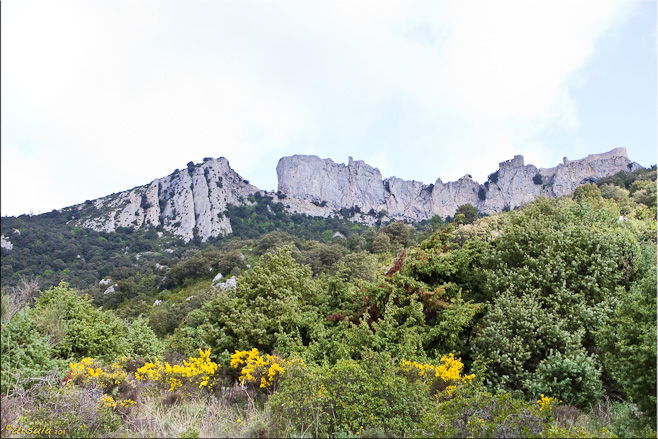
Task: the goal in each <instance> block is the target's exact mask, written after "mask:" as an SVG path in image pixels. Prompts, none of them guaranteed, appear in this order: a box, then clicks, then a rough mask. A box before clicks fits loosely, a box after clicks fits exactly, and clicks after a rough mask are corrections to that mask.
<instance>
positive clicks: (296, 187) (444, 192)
mask: <svg viewBox="0 0 658 439" xmlns="http://www.w3.org/2000/svg"><path fill="white" fill-rule="evenodd" d="M639 167H640V165H639V164H637V163H632V162H630V161H629V160H628V157H627V156H626V149H624V148H617V149H613V150H612V151H610V152H607V153H603V154H594V155H590V156H588V157H586V158H584V159H581V160H573V161H571V160H567V159H566V157H565V158H564V160H563V163H562V164H560V165H558V166H557V167H555V168H548V169H546V168H542V169H537V168H536V167H535V166H533V165H525V163H524V159H523V156H520V155H517V156H515V157H514V158H513V159H512V160H508V161H505V162H502V163H500V164H499V168H498V170H497V171H496V172H494V173H493V174H491V176H490V180H489V181H487V182H486V183H484V184H479V183H477V182H475V181H473V179H472V177H471V176H470V175H465V176H464V177H462V178H460V179H459V180H457V181H455V182H448V183H443V182H442V181H441V179H437V180H436V182H435V183H434V184H431V185H425V184H423V183H421V182H417V181H405V180H402V179H400V178H397V177H391V178H387V179H382V177H381V173H380V172H379V170H378V169H377V168H373V167H372V166H369V165H367V164H365V163H364V162H363V161H359V160H353V159H352V157H350V158H349V161H348V164H347V165H343V164H336V163H334V162H333V161H332V160H330V159H320V158H319V157H316V156H302V155H294V156H292V157H283V158H282V159H281V160H279V164H278V166H277V176H278V178H279V188H278V189H279V192H280V193H283V194H285V195H286V197H287V198H286V205H287V206H288V209H289V210H291V211H295V212H302V213H307V214H313V215H322V216H328V215H331V214H333V213H334V212H335V211H337V210H340V209H343V208H352V207H358V208H359V209H360V211H361V212H362V213H366V212H369V211H371V209H372V210H373V211H375V212H379V211H382V210H385V211H386V212H387V215H388V216H389V217H390V218H394V219H406V220H411V221H419V220H423V219H427V218H431V217H432V216H434V215H440V216H441V217H444V218H445V217H446V216H453V215H454V214H455V211H456V210H457V208H458V207H459V206H460V205H462V204H467V203H470V204H472V205H474V206H476V207H477V208H478V210H479V211H480V212H482V213H487V214H493V213H497V212H500V211H502V210H505V209H513V208H515V207H517V206H520V205H521V204H524V203H527V202H530V201H532V200H534V199H535V197H537V196H539V195H544V196H547V197H556V196H560V195H565V194H568V193H571V192H572V191H573V189H575V188H576V186H578V185H580V184H583V183H586V182H588V181H595V180H596V179H598V178H601V177H605V176H607V175H612V174H614V173H616V172H619V171H633V170H635V169H637V168H639ZM357 219H359V217H357ZM360 219H362V220H365V219H366V218H364V217H363V215H361V217H360Z"/></svg>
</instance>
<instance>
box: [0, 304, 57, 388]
mask: <svg viewBox="0 0 658 439" xmlns="http://www.w3.org/2000/svg"><path fill="white" fill-rule="evenodd" d="M32 314H33V310H31V309H24V310H22V311H20V312H19V313H18V314H16V315H15V316H14V317H13V318H12V319H11V320H10V321H9V322H4V321H3V323H2V342H1V343H0V346H1V348H2V355H1V358H2V368H1V369H2V379H1V380H0V382H1V383H2V387H1V388H0V391H1V392H2V393H3V394H6V393H7V392H8V391H9V390H13V389H14V386H18V387H20V386H22V385H27V386H29V385H31V384H32V382H30V380H31V379H34V378H39V377H42V376H44V375H47V374H49V373H51V372H52V371H53V369H55V370H56V369H57V368H58V367H62V366H63V363H62V362H61V361H57V360H54V359H53V358H52V352H51V347H50V344H49V343H48V339H47V338H46V337H45V336H43V335H42V334H41V333H40V332H39V331H38V328H37V326H36V325H35V324H34V322H33V321H32Z"/></svg>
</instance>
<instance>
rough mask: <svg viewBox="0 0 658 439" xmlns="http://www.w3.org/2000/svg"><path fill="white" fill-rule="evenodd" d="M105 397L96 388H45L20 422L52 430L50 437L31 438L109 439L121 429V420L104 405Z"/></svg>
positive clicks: (72, 386) (44, 435)
mask: <svg viewBox="0 0 658 439" xmlns="http://www.w3.org/2000/svg"><path fill="white" fill-rule="evenodd" d="M105 397H106V396H105V395H104V393H103V392H102V391H101V390H100V388H98V387H86V388H81V387H78V386H75V385H67V386H63V387H59V386H50V385H44V386H41V387H40V389H39V392H38V393H37V394H36V396H35V397H34V398H33V402H34V407H33V408H32V409H31V410H29V411H28V412H26V413H25V415H24V416H23V417H22V418H20V419H19V423H20V424H21V425H25V426H35V428H36V427H37V426H38V427H39V428H41V427H48V428H50V429H51V433H50V434H47V431H45V430H42V433H41V434H35V435H34V437H62V436H63V437H80V438H84V437H112V436H114V435H117V430H118V429H119V428H120V427H121V418H120V417H119V415H117V414H116V413H114V412H113V411H112V409H111V408H110V407H108V405H107V404H105V403H104V402H103V398H105ZM56 431H63V434H56V433H55V432H56ZM119 436H121V435H119Z"/></svg>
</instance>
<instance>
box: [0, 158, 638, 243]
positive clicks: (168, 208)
mask: <svg viewBox="0 0 658 439" xmlns="http://www.w3.org/2000/svg"><path fill="white" fill-rule="evenodd" d="M639 167H640V165H638V164H637V163H632V162H630V161H629V160H628V158H627V157H626V150H625V149H624V148H617V149H614V150H612V151H610V152H607V153H604V154H595V155H590V156H588V157H586V158H584V159H581V160H573V161H572V160H567V159H566V157H565V158H564V160H563V163H561V164H559V165H558V166H556V167H554V168H548V169H545V168H542V169H537V168H536V167H535V166H533V165H525V163H524V160H523V157H522V156H515V157H514V158H513V159H512V160H508V161H505V162H503V163H500V164H499V167H498V170H497V171H496V172H494V173H493V174H491V175H490V179H489V181H487V182H486V183H484V184H480V183H477V182H475V181H473V179H472V177H471V176H470V175H465V176H464V177H462V178H460V179H459V180H457V181H454V182H448V183H443V182H442V181H441V179H437V180H436V182H435V183H434V184H430V185H426V184H423V183H421V182H418V181H406V180H402V179H400V178H397V177H390V178H386V179H382V175H381V173H380V172H379V170H378V169H377V168H373V167H372V166H370V165H368V164H366V163H364V162H363V161H360V160H353V159H352V157H350V158H349V161H348V164H347V165H344V164H337V163H334V162H333V161H332V160H329V159H320V158H319V157H316V156H304V155H294V156H291V157H283V158H282V159H281V160H279V164H278V166H277V168H276V171H277V175H278V178H279V187H278V189H279V190H278V193H277V194H276V195H278V197H276V199H277V200H282V202H283V204H284V206H285V208H286V209H287V210H288V211H290V212H300V213H304V214H307V215H311V216H325V217H326V216H329V215H334V214H335V213H336V212H337V211H339V210H341V209H345V208H347V209H351V210H353V211H356V212H359V213H357V214H356V215H355V216H354V217H353V218H352V219H353V220H355V221H361V222H366V223H374V222H375V221H376V216H375V215H374V214H375V213H380V216H381V212H382V211H386V215H387V217H388V218H391V219H405V220H410V221H419V220H423V219H427V218H431V217H432V216H434V215H440V216H441V217H444V218H445V217H447V216H453V215H454V214H455V211H456V210H457V208H458V207H459V206H460V205H462V204H466V203H470V204H472V205H474V206H476V207H477V208H478V210H479V211H480V212H482V213H487V214H493V213H496V212H500V211H502V210H505V209H513V208H515V207H517V206H520V205H521V204H523V203H527V202H530V201H532V200H533V199H534V198H535V197H536V196H538V195H544V196H547V197H556V196H560V195H565V194H568V193H570V192H571V191H573V189H574V188H576V186H578V185H580V184H583V183H585V182H588V181H594V180H596V179H598V178H601V177H604V176H607V175H612V174H614V173H616V172H618V171H633V170H635V169H637V168H639ZM258 191H259V189H258V188H257V187H255V186H253V185H251V184H249V183H248V182H247V181H246V180H244V179H242V178H241V177H240V176H239V175H238V174H237V173H236V172H235V171H234V170H233V169H231V167H230V166H229V163H228V161H227V160H226V159H225V158H218V159H210V158H208V159H205V160H204V161H203V163H199V164H196V165H195V164H193V163H192V162H190V163H189V164H188V166H187V169H183V170H176V171H175V172H173V173H172V174H171V175H168V176H166V177H163V178H158V179H155V180H153V181H152V182H151V183H150V184H147V185H145V186H139V187H136V188H134V189H131V190H127V191H124V192H120V193H118V194H112V195H109V196H107V197H103V198H99V199H97V200H93V201H87V202H85V203H83V204H79V205H76V206H72V207H68V208H66V209H65V210H67V211H69V213H70V214H71V217H72V218H73V221H74V223H75V224H77V225H79V226H82V227H88V228H92V229H94V230H97V231H105V232H112V231H114V230H116V228H117V227H127V228H133V229H138V228H141V227H159V228H161V229H163V230H166V231H169V232H171V233H172V234H174V235H176V236H179V237H181V238H182V239H183V240H185V241H189V240H190V239H193V238H194V237H195V236H197V237H198V238H200V239H201V240H202V241H205V240H207V239H208V238H210V237H216V236H220V235H225V234H229V233H231V223H230V219H229V218H228V217H227V216H226V212H227V209H226V207H227V205H228V204H234V205H239V204H249V201H247V200H248V197H249V196H250V195H251V194H253V193H255V192H258ZM261 193H264V192H263V191H261ZM270 195H272V196H274V195H275V194H270ZM0 244H1V245H2V247H3V248H5V249H7V250H10V249H11V242H10V241H9V240H8V239H7V238H6V237H4V236H3V237H2V239H1V240H0Z"/></svg>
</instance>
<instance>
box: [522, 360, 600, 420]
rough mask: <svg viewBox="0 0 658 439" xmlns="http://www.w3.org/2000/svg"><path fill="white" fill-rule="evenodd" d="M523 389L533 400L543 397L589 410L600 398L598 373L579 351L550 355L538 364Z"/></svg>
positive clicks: (591, 361)
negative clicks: (526, 388)
mask: <svg viewBox="0 0 658 439" xmlns="http://www.w3.org/2000/svg"><path fill="white" fill-rule="evenodd" d="M527 387H528V389H529V391H530V394H531V395H532V396H534V397H536V398H539V397H540V395H541V394H543V393H545V394H547V395H551V396H552V397H555V398H558V399H559V400H560V401H562V402H564V403H565V404H569V405H573V406H576V407H582V408H590V407H591V406H592V405H593V404H594V402H595V401H597V400H599V399H600V398H601V394H602V389H601V370H600V368H599V367H598V366H597V365H596V361H595V359H594V358H593V357H591V356H589V355H587V354H586V353H585V352H583V351H577V350H573V351H570V352H567V353H566V354H562V353H561V352H560V351H554V352H553V351H552V352H550V353H549V354H548V356H547V357H546V358H545V359H543V360H542V361H541V362H540V363H539V366H538V367H537V371H536V373H535V374H534V376H533V377H532V378H531V379H530V382H529V383H528V385H527Z"/></svg>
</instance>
